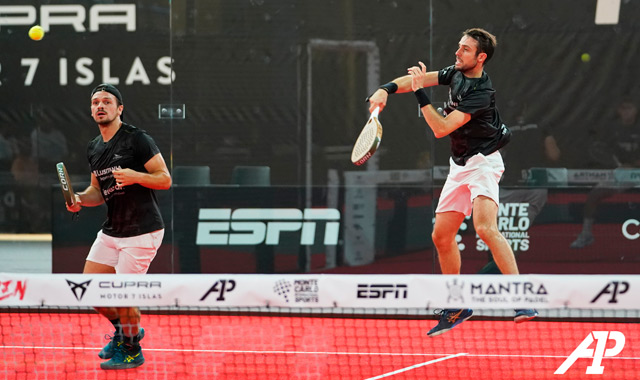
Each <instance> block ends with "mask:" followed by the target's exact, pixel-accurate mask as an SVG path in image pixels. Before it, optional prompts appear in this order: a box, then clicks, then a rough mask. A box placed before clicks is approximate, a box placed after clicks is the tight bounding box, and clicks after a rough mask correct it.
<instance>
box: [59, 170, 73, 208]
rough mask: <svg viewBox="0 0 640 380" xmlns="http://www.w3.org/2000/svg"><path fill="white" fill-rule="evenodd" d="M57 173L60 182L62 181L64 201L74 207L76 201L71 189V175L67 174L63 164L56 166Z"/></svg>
mask: <svg viewBox="0 0 640 380" xmlns="http://www.w3.org/2000/svg"><path fill="white" fill-rule="evenodd" d="M56 171H57V172H58V180H60V188H61V189H62V195H63V196H64V201H65V202H67V204H68V205H69V206H73V205H74V204H75V203H76V199H75V197H74V195H73V188H72V187H71V180H69V174H67V168H65V166H64V164H63V163H62V162H58V163H57V164H56Z"/></svg>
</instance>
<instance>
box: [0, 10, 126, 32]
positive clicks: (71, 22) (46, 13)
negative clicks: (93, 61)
mask: <svg viewBox="0 0 640 380" xmlns="http://www.w3.org/2000/svg"><path fill="white" fill-rule="evenodd" d="M37 14H38V9H37V8H36V7H35V6H33V5H5V6H0V26H3V25H7V26H10V25H34V24H38V22H37V20H38V18H37ZM87 21H88V24H89V32H97V31H99V30H100V25H107V24H121V25H125V27H126V30H127V32H135V31H136V5H135V4H95V5H92V6H91V7H90V8H89V17H87V9H86V8H85V6H84V5H80V4H59V5H54V4H47V5H41V6H40V22H39V24H40V26H42V28H43V29H44V31H45V32H48V31H49V30H50V29H51V26H52V25H67V26H72V27H73V29H74V30H75V31H76V32H78V33H80V32H86V31H87V28H86V27H85V23H86V22H87Z"/></svg>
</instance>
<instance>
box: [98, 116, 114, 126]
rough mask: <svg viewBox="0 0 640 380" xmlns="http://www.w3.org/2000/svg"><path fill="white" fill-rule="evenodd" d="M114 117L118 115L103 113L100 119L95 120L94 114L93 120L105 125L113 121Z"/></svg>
mask: <svg viewBox="0 0 640 380" xmlns="http://www.w3.org/2000/svg"><path fill="white" fill-rule="evenodd" d="M116 117H118V115H114V116H113V117H109V115H108V114H107V115H105V117H103V118H102V119H100V120H96V117H95V116H94V118H93V120H94V121H95V122H96V123H97V124H98V125H100V126H107V125H109V124H111V123H113V121H114V120H115V119H116Z"/></svg>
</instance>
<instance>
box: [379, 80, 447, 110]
mask: <svg viewBox="0 0 640 380" xmlns="http://www.w3.org/2000/svg"><path fill="white" fill-rule="evenodd" d="M421 79H422V87H431V86H436V85H438V72H437V71H430V72H425V73H423V74H422V78H421ZM411 81H412V77H411V75H410V74H409V75H404V76H401V77H398V78H396V79H394V80H392V81H391V82H389V83H387V84H385V85H382V86H380V88H379V89H377V90H376V91H375V92H374V93H373V94H372V95H371V96H370V97H369V112H373V110H374V109H376V107H380V111H382V110H383V109H384V107H385V106H386V105H387V99H388V97H389V94H393V93H398V94H402V93H406V92H413V90H412V89H411Z"/></svg>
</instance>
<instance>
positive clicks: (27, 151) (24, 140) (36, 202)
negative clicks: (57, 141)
mask: <svg viewBox="0 0 640 380" xmlns="http://www.w3.org/2000/svg"><path fill="white" fill-rule="evenodd" d="M15 151H16V154H15V157H14V159H13V162H12V163H11V175H12V176H13V181H14V183H15V186H16V189H17V192H16V201H17V206H18V215H19V218H18V220H19V223H18V224H19V226H16V227H17V228H18V230H17V232H20V233H40V232H44V231H47V230H48V229H49V228H50V225H49V212H48V211H49V209H50V208H51V205H50V204H48V203H47V199H48V198H47V197H44V196H43V194H42V192H41V191H40V189H39V188H38V163H37V162H36V160H35V158H33V156H32V155H31V141H30V138H29V135H27V134H25V135H24V136H21V137H20V139H19V140H18V142H17V143H16V150H15Z"/></svg>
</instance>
